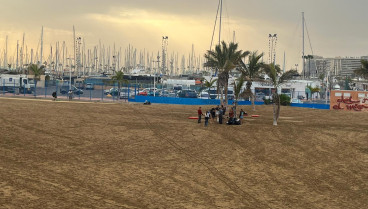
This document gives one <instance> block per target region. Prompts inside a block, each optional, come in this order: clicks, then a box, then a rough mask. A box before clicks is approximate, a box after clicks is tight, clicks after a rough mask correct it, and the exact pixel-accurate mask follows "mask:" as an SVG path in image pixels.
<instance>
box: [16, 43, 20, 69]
mask: <svg viewBox="0 0 368 209" xmlns="http://www.w3.org/2000/svg"><path fill="white" fill-rule="evenodd" d="M18 62H19V40H17V62H16V65H15V69H16V70H17V69H18Z"/></svg>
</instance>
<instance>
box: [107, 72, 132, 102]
mask: <svg viewBox="0 0 368 209" xmlns="http://www.w3.org/2000/svg"><path fill="white" fill-rule="evenodd" d="M111 81H112V82H113V83H115V82H117V83H118V99H119V98H120V91H121V86H122V84H123V83H128V81H127V80H125V79H124V73H123V72H122V71H118V72H116V73H115V75H114V76H112V77H111Z"/></svg>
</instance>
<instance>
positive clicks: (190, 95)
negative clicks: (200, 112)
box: [178, 89, 197, 98]
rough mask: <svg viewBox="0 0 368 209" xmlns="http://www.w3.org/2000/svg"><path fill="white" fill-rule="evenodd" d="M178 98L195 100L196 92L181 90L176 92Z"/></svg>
mask: <svg viewBox="0 0 368 209" xmlns="http://www.w3.org/2000/svg"><path fill="white" fill-rule="evenodd" d="M178 96H179V97H182V98H197V92H196V91H195V90H190V89H187V90H181V91H179V92H178Z"/></svg>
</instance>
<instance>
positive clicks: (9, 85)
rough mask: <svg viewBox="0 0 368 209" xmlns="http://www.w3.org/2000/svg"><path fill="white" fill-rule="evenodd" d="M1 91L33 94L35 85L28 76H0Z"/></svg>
mask: <svg viewBox="0 0 368 209" xmlns="http://www.w3.org/2000/svg"><path fill="white" fill-rule="evenodd" d="M0 89H1V90H2V91H5V92H11V93H14V92H17V93H27V94H31V93H32V92H34V90H35V84H34V81H33V80H32V79H29V78H28V76H27V75H10V74H1V75H0Z"/></svg>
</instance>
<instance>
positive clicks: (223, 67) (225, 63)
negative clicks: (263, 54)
mask: <svg viewBox="0 0 368 209" xmlns="http://www.w3.org/2000/svg"><path fill="white" fill-rule="evenodd" d="M248 55H249V52H248V51H245V52H243V51H242V50H238V44H236V43H233V42H231V43H229V45H228V44H226V42H225V41H222V42H221V44H218V45H217V46H216V47H215V49H214V50H213V51H212V50H208V51H207V54H205V59H206V60H207V62H206V63H205V67H212V68H215V69H216V72H218V73H219V74H218V81H217V85H218V90H219V89H220V93H221V98H220V99H221V104H222V105H224V100H223V92H225V106H227V104H228V97H227V89H228V85H229V73H230V71H231V70H232V69H234V68H235V67H236V66H237V65H239V63H240V61H241V59H242V58H244V57H246V56H248Z"/></svg>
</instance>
